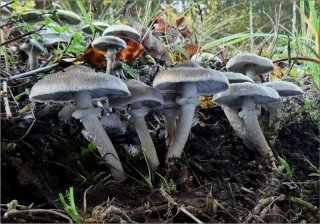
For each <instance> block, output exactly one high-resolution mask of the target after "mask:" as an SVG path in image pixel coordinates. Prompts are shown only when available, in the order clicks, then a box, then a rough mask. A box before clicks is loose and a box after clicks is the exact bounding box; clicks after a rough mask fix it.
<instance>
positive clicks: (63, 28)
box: [61, 25, 69, 33]
mask: <svg viewBox="0 0 320 224" xmlns="http://www.w3.org/2000/svg"><path fill="white" fill-rule="evenodd" d="M68 29H69V26H68V25H63V26H62V27H61V33H64V32H66V31H67V30H68Z"/></svg>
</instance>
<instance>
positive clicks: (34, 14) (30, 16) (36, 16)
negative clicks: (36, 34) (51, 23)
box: [12, 10, 44, 23]
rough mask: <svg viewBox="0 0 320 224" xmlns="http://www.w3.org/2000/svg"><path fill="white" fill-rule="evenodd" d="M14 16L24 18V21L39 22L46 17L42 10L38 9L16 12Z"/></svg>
mask: <svg viewBox="0 0 320 224" xmlns="http://www.w3.org/2000/svg"><path fill="white" fill-rule="evenodd" d="M12 17H13V18H17V19H22V20H23V21H24V22H28V23H37V22H41V21H43V19H44V16H43V15H42V12H40V11H36V10H28V11H24V12H16V13H14V14H13V15H12Z"/></svg>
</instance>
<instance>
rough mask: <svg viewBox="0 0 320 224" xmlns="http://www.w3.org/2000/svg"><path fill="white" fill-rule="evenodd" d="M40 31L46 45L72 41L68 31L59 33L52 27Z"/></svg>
mask: <svg viewBox="0 0 320 224" xmlns="http://www.w3.org/2000/svg"><path fill="white" fill-rule="evenodd" d="M38 33H39V34H40V35H41V37H42V43H43V44H44V45H54V44H57V43H59V42H60V43H68V42H69V41H70V38H69V36H70V35H69V36H68V35H67V34H66V33H58V32H56V31H54V30H53V29H51V28H46V29H45V30H39V31H38Z"/></svg>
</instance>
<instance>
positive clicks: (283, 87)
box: [261, 80, 303, 143]
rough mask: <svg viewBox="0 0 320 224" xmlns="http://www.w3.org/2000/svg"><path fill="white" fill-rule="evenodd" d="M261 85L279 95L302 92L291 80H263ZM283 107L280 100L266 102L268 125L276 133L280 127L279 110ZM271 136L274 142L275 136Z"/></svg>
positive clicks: (291, 94)
mask: <svg viewBox="0 0 320 224" xmlns="http://www.w3.org/2000/svg"><path fill="white" fill-rule="evenodd" d="M261 85H263V86H267V87H270V88H272V89H274V90H276V91H277V92H278V94H279V95H280V96H281V97H293V96H299V95H301V94H302V93H303V90H302V89H301V88H300V87H299V86H297V85H296V84H293V83H291V82H286V81H281V80H276V81H270V82H265V83H262V84H261ZM283 107H284V105H283V102H282V101H279V102H275V103H269V104H267V109H268V111H269V114H270V117H269V127H270V128H271V129H272V130H273V131H275V132H276V133H277V132H278V130H279V128H280V120H281V117H282V112H281V110H282V108H283ZM271 138H272V139H271V142H272V143H274V140H275V136H272V137H271Z"/></svg>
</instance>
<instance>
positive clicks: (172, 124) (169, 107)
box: [162, 90, 179, 147]
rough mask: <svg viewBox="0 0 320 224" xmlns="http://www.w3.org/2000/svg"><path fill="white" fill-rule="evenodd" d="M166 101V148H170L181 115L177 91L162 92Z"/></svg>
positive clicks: (164, 106)
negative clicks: (177, 101)
mask: <svg viewBox="0 0 320 224" xmlns="http://www.w3.org/2000/svg"><path fill="white" fill-rule="evenodd" d="M162 95H163V99H164V105H163V109H162V111H163V114H164V124H165V140H166V146H167V147H169V146H170V144H171V141H172V139H173V137H174V135H175V132H176V120H177V117H178V114H179V105H178V104H177V103H176V98H177V96H178V93H177V92H176V91H170V90H162Z"/></svg>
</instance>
